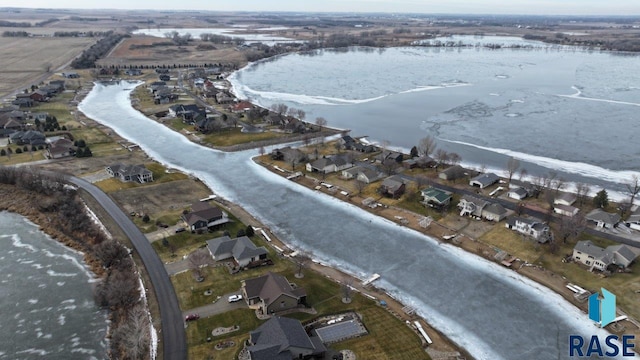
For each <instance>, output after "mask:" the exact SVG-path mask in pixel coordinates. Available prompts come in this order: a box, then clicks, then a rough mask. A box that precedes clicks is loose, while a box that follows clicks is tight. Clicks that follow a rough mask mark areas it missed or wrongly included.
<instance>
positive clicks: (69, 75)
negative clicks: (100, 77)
mask: <svg viewBox="0 0 640 360" xmlns="http://www.w3.org/2000/svg"><path fill="white" fill-rule="evenodd" d="M62 76H63V77H65V78H67V79H77V78H79V77H80V75H78V73H77V72H63V73H62Z"/></svg>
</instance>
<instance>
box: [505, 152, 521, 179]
mask: <svg viewBox="0 0 640 360" xmlns="http://www.w3.org/2000/svg"><path fill="white" fill-rule="evenodd" d="M519 167H520V160H518V159H516V158H514V157H510V158H509V160H507V174H508V175H509V176H508V177H509V182H511V179H512V178H513V174H515V172H516V170H518V168H519Z"/></svg>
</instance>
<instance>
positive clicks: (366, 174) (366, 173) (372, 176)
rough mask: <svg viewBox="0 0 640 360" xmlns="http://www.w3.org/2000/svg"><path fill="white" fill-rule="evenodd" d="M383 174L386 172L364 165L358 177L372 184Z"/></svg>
mask: <svg viewBox="0 0 640 360" xmlns="http://www.w3.org/2000/svg"><path fill="white" fill-rule="evenodd" d="M383 176H384V174H383V173H381V172H379V171H376V170H373V169H369V168H365V167H363V168H361V170H360V172H359V173H358V176H356V178H357V179H358V180H360V181H362V182H364V183H366V184H371V183H372V182H375V181H378V180H380V179H382V177H383Z"/></svg>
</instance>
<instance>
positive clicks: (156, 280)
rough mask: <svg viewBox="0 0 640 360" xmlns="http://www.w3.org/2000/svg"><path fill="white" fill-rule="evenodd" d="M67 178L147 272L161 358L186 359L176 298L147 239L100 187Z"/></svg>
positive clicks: (77, 179)
mask: <svg viewBox="0 0 640 360" xmlns="http://www.w3.org/2000/svg"><path fill="white" fill-rule="evenodd" d="M69 181H70V182H71V183H73V184H75V185H77V186H78V187H80V188H82V189H84V190H86V191H87V192H88V193H89V194H90V195H91V196H93V197H94V198H95V199H96V201H98V203H100V205H102V207H103V208H104V209H105V211H106V212H107V213H108V214H109V216H111V217H112V218H113V220H114V221H115V222H116V223H117V224H118V225H119V226H120V228H121V229H122V231H123V232H124V233H125V234H126V235H127V236H128V237H129V239H130V240H131V243H132V244H133V246H134V247H135V249H136V251H137V252H138V255H139V256H140V258H141V259H142V262H143V263H144V266H145V268H146V269H147V272H148V273H149V278H150V279H151V284H152V286H153V289H154V290H155V292H156V298H157V299H158V305H159V307H160V320H161V323H162V329H161V335H162V346H163V352H164V358H165V359H167V360H174V359H175V360H186V359H187V338H186V334H185V331H184V321H183V317H182V312H181V311H180V305H179V304H178V298H177V296H176V293H175V290H174V289H173V285H172V284H171V280H170V279H169V275H168V274H167V271H166V270H165V267H164V264H163V263H162V261H160V258H159V257H158V254H156V252H155V251H154V250H153V248H152V247H151V244H150V243H149V240H147V238H146V237H145V236H144V234H142V232H141V231H140V230H139V229H138V228H137V227H136V226H135V224H134V223H133V222H132V221H131V219H129V217H128V216H127V215H126V214H125V213H123V212H122V210H120V208H119V207H118V206H117V205H116V204H115V202H113V200H111V198H110V197H109V196H107V195H106V194H105V193H104V192H102V190H100V189H98V188H97V187H96V186H94V185H93V184H91V183H89V182H88V181H85V180H83V179H80V178H77V177H74V176H70V177H69Z"/></svg>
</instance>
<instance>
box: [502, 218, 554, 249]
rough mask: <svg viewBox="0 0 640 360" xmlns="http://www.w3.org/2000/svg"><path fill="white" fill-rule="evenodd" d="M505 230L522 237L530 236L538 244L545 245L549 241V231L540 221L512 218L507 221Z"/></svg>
mask: <svg viewBox="0 0 640 360" xmlns="http://www.w3.org/2000/svg"><path fill="white" fill-rule="evenodd" d="M505 226H506V227H507V229H511V230H514V231H517V232H519V233H521V234H523V235H527V236H531V237H532V238H534V239H536V240H537V241H538V242H541V243H545V242H547V241H549V240H550V239H551V236H552V235H551V230H550V229H549V226H548V225H546V224H544V223H543V222H542V220H539V219H536V218H523V217H517V216H512V217H510V218H508V219H507V223H506V225H505Z"/></svg>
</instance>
